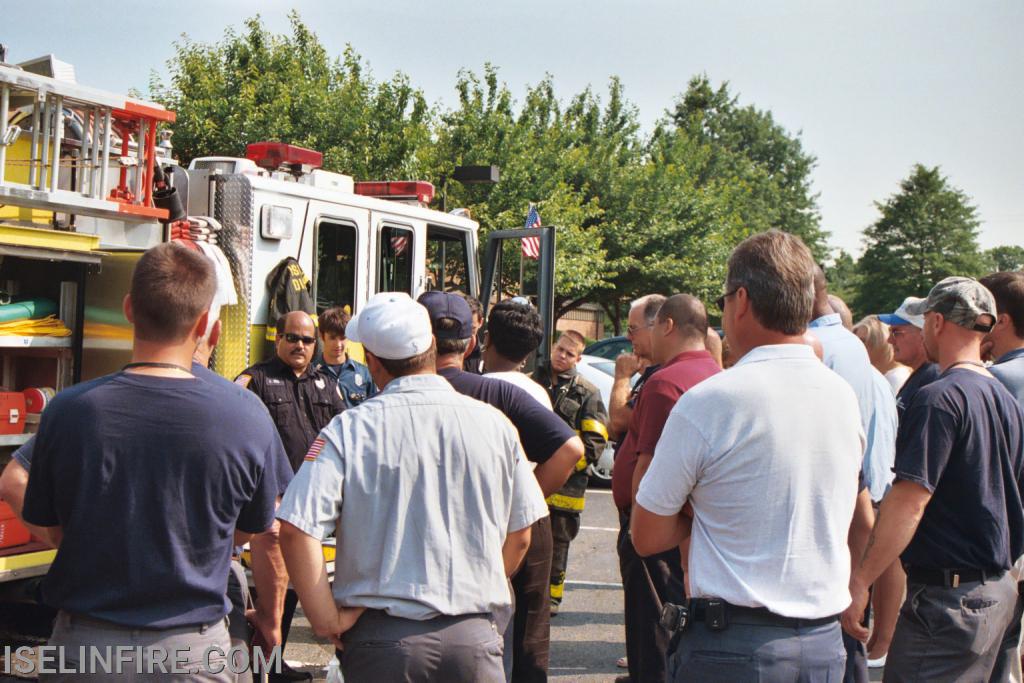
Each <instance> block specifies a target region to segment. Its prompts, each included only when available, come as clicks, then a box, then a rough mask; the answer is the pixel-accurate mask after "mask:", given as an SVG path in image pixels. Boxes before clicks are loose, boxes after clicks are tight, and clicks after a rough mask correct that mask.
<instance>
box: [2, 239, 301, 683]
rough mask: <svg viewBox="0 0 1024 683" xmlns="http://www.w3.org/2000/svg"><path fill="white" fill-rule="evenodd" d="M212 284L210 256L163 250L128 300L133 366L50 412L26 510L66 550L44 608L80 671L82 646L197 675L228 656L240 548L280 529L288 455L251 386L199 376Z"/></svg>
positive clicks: (137, 276) (65, 398)
mask: <svg viewBox="0 0 1024 683" xmlns="http://www.w3.org/2000/svg"><path fill="white" fill-rule="evenodd" d="M214 288H215V279H214V274H213V268H212V266H211V264H210V263H209V261H208V260H207V259H206V258H205V257H203V256H202V255H200V254H198V253H194V252H191V251H189V250H187V249H184V248H182V247H180V246H178V245H175V244H162V245H160V246H157V247H154V248H153V249H150V250H149V251H148V252H146V253H145V254H144V255H143V256H142V258H141V259H140V260H139V263H138V264H137V265H136V268H135V271H134V272H133V274H132V284H131V292H130V293H129V295H128V297H126V298H125V315H126V316H127V318H128V319H129V321H130V322H132V324H133V326H134V344H133V353H132V361H133V362H132V363H130V364H129V365H128V366H126V367H125V369H124V370H123V371H121V372H118V373H115V374H113V375H108V376H106V377H102V378H99V379H97V380H93V381H91V382H87V383H84V384H80V385H78V386H76V387H73V388H71V389H68V390H67V391H64V392H62V393H61V394H59V395H58V396H57V397H56V398H55V399H54V401H53V403H52V404H51V405H50V406H48V408H47V410H46V412H45V413H44V415H43V419H42V422H41V424H40V429H39V434H38V435H37V437H36V439H35V444H34V453H33V458H32V462H31V469H30V473H29V474H30V476H29V481H28V487H27V490H26V494H25V502H24V507H23V511H22V512H23V515H24V518H25V520H26V521H27V522H29V523H31V524H33V525H35V526H37V527H42V528H43V529H44V533H45V534H46V536H47V538H48V539H49V540H50V541H51V542H52V543H53V544H54V545H55V546H56V547H58V552H57V556H56V558H55V560H54V563H53V566H52V567H51V569H50V572H49V574H48V575H47V577H46V579H45V581H44V583H43V598H44V600H45V601H46V602H47V603H48V604H50V605H52V606H53V607H56V608H58V609H59V610H60V611H59V614H58V617H57V620H56V622H55V626H54V632H53V636H52V637H51V640H50V644H51V645H56V646H61V645H63V646H65V647H66V648H67V649H66V652H67V653H68V655H67V657H66V659H67V660H68V663H69V666H71V667H72V668H76V667H83V666H86V665H87V662H78V661H77V655H76V653H77V652H78V647H79V646H92V645H99V646H106V645H110V646H112V647H117V646H118V645H129V646H142V647H144V648H149V649H150V651H153V650H155V649H156V648H160V649H162V650H163V651H166V652H175V651H185V652H186V653H187V656H186V657H185V659H186V660H187V662H186V663H184V665H183V667H184V668H186V669H188V670H190V671H192V672H197V671H198V668H199V666H200V665H201V663H202V657H203V653H204V651H205V650H207V649H208V648H209V647H211V646H214V645H216V646H217V647H220V648H222V650H223V651H225V652H226V651H227V650H228V649H229V647H230V643H229V640H228V632H227V629H226V627H225V624H224V621H225V616H226V614H227V613H228V609H229V604H228V600H227V599H226V597H225V590H226V584H227V576H228V569H229V564H230V560H231V551H232V545H233V544H234V543H241V542H244V540H246V539H247V538H248V537H249V536H250V535H251V534H254V533H260V532H263V531H265V530H266V529H267V528H268V527H270V525H271V523H272V521H273V514H274V499H275V497H276V496H277V493H278V482H277V478H276V475H275V472H274V467H273V463H274V462H276V460H277V459H278V458H281V457H283V448H282V446H281V442H280V438H279V437H278V436H277V430H276V429H275V428H274V425H273V422H271V420H270V418H269V416H268V415H267V413H266V411H265V410H262V409H260V408H259V407H258V406H256V405H255V403H254V402H252V401H249V400H246V399H245V398H243V397H242V395H241V394H242V393H243V392H244V389H242V388H241V387H229V386H227V385H226V383H220V382H208V381H203V380H201V379H199V378H198V377H197V376H196V375H195V374H194V373H193V370H192V367H191V366H192V362H191V361H192V352H193V351H194V350H195V348H196V345H197V343H198V341H199V340H200V339H202V338H203V336H204V332H205V330H206V328H207V325H208V320H209V308H210V302H211V300H212V298H213V292H214ZM140 633H141V634H142V635H140ZM144 653H145V651H144ZM143 658H145V654H144V655H143ZM179 664H180V662H179ZM128 666H129V667H130V668H131V669H135V668H137V664H136V662H135V661H134V660H133V661H132V663H131V664H129V665H128ZM146 666H147V663H146V662H142V663H141V667H142V668H143V669H144V670H145V667H146ZM157 670H159V669H157ZM73 676H74V675H72V677H73ZM213 678H214V679H216V677H213ZM227 679H228V673H227V672H225V673H224V680H227Z"/></svg>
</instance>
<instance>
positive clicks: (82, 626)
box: [39, 611, 235, 683]
mask: <svg viewBox="0 0 1024 683" xmlns="http://www.w3.org/2000/svg"><path fill="white" fill-rule="evenodd" d="M226 622H227V620H226V619H225V620H223V621H220V622H217V623H215V624H211V625H209V626H189V627H183V628H173V629H162V630H153V629H133V628H126V627H123V626H118V625H116V624H111V623H109V622H105V621H100V620H98V619H91V618H89V617H81V616H76V615H72V614H68V613H67V612H63V611H62V612H58V614H57V618H56V620H55V621H54V624H53V635H51V636H50V641H49V645H50V646H55V647H56V648H58V651H60V649H61V648H62V649H63V652H64V655H65V656H64V661H65V664H66V666H65V669H71V670H73V672H70V671H65V672H64V673H59V672H55V673H42V672H40V674H39V680H40V681H80V680H89V681H129V682H130V681H161V682H164V681H175V682H176V681H181V683H185V682H186V681H209V682H213V681H217V682H223V683H233V682H234V680H235V676H234V674H232V673H231V671H230V669H229V668H228V666H227V658H226V656H225V655H226V653H228V651H229V650H230V648H231V638H230V636H229V635H228V627H227V623H226ZM214 647H216V648H219V651H220V652H223V653H225V655H218V654H217V651H216V650H211V648H214ZM81 648H84V649H81ZM108 648H109V651H110V652H111V653H112V655H111V656H107V651H108ZM117 648H123V649H122V650H120V653H121V655H122V656H119V654H118V653H119V651H118V650H117ZM83 652H84V654H85V661H80V660H81V653H83ZM140 653H141V654H142V656H141V657H139V654H140ZM156 653H166V654H167V655H168V657H167V659H166V660H164V661H163V662H161V663H158V662H157V659H159V658H161V656H160V655H156ZM154 655H156V656H155V657H154ZM97 657H98V658H99V659H97ZM104 657H105V658H106V661H103V660H104ZM107 662H109V664H107ZM46 668H47V669H50V670H56V669H57V668H58V667H57V666H56V665H51V666H49V667H46ZM217 669H220V673H213V671H214V670H217ZM107 670H109V671H110V673H106V671H107ZM174 671H177V672H178V673H174ZM83 672H88V674H89V675H83Z"/></svg>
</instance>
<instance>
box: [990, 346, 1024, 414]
mask: <svg viewBox="0 0 1024 683" xmlns="http://www.w3.org/2000/svg"><path fill="white" fill-rule="evenodd" d="M988 371H989V372H991V373H992V376H993V377H995V378H996V379H998V380H999V381H1000V382H1002V383H1003V386H1004V387H1006V388H1007V390H1009V392H1010V393H1011V394H1013V396H1014V398H1016V399H1017V402H1018V403H1020V404H1022V405H1024V349H1014V350H1013V351H1010V352H1008V353H1004V354H1003V355H1002V356H1001V357H1000V358H999V360H997V361H996V362H995V364H994V365H992V367H990V368H989V369H988Z"/></svg>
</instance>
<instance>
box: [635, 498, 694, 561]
mask: <svg viewBox="0 0 1024 683" xmlns="http://www.w3.org/2000/svg"><path fill="white" fill-rule="evenodd" d="M629 517H630V519H629V533H630V539H631V541H632V543H633V548H634V549H635V550H636V552H637V554H638V555H641V556H643V557H649V556H650V555H656V554H657V553H661V552H665V551H666V550H669V549H671V548H675V547H680V546H682V545H683V543H684V542H685V541H686V540H687V539H688V538H690V532H691V530H692V529H693V519H692V518H690V517H689V516H687V515H685V514H683V513H682V512H679V513H678V514H676V515H672V516H668V517H666V516H663V515H657V514H655V513H653V512H650V511H648V510H646V509H645V508H644V507H643V506H642V505H633V508H632V510H631V511H630V515H629Z"/></svg>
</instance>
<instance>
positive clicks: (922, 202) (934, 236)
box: [856, 164, 985, 313]
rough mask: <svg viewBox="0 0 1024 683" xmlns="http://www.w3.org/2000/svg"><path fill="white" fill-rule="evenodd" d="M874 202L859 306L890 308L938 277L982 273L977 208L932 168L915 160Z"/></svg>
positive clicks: (873, 309)
mask: <svg viewBox="0 0 1024 683" xmlns="http://www.w3.org/2000/svg"><path fill="white" fill-rule="evenodd" d="M875 205H876V206H877V207H878V210H879V211H880V212H881V217H880V218H879V219H878V220H877V221H876V222H875V223H874V225H872V226H870V227H869V228H867V229H866V230H865V231H864V243H865V247H866V248H865V250H864V255H863V256H861V259H860V261H859V262H858V268H857V270H858V272H859V275H860V278H861V283H862V285H861V288H860V293H859V296H858V298H857V302H856V307H857V309H858V310H859V311H866V312H869V313H877V312H879V311H890V310H893V309H895V308H896V307H897V306H898V305H899V304H900V302H901V301H903V299H904V297H907V296H925V295H926V294H927V293H928V290H929V289H931V287H932V285H934V284H935V283H936V282H938V281H939V280H941V279H942V278H944V277H948V276H950V275H966V276H971V277H976V276H979V275H981V274H983V272H984V270H985V260H984V258H983V256H982V254H981V253H980V252H979V251H978V217H977V210H976V209H975V207H974V206H973V205H972V204H971V200H970V198H969V197H968V196H967V195H966V194H964V192H963V191H961V190H959V189H957V188H955V187H953V186H952V185H950V183H949V179H948V178H946V177H945V176H943V175H942V173H941V172H940V171H939V168H938V167H934V168H927V167H925V166H922V165H920V164H917V165H915V166H914V168H913V170H912V171H911V173H910V175H909V176H908V177H907V178H906V179H904V180H903V181H902V182H901V183H900V190H899V192H897V193H896V194H894V195H893V196H891V197H890V198H889V199H887V200H886V201H885V202H883V203H879V202H876V204H875Z"/></svg>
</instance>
